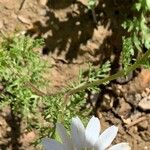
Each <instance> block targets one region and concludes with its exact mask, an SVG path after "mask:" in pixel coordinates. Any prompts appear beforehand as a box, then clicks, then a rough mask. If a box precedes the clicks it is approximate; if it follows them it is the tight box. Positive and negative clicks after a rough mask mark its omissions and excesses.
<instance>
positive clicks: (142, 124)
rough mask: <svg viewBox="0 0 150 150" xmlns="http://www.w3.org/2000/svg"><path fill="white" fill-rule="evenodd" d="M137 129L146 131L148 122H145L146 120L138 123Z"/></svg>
mask: <svg viewBox="0 0 150 150" xmlns="http://www.w3.org/2000/svg"><path fill="white" fill-rule="evenodd" d="M138 128H139V129H140V130H147V129H148V121H147V120H144V121H142V122H140V123H139V124H138Z"/></svg>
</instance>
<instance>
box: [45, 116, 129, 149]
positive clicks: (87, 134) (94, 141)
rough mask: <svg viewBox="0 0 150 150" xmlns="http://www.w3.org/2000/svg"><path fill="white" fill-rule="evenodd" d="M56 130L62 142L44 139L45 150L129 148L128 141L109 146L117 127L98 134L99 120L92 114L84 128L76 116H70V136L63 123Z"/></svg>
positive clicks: (99, 129) (99, 128)
mask: <svg viewBox="0 0 150 150" xmlns="http://www.w3.org/2000/svg"><path fill="white" fill-rule="evenodd" d="M56 130H57V132H58V133H59V134H60V137H61V139H62V143H59V142H57V141H55V140H53V139H44V140H43V145H44V146H45V149H46V150H83V149H91V150H106V149H107V150H130V147H129V145H128V143H119V144H116V145H114V146H112V147H110V145H111V143H112V141H113V140H114V138H115V137H116V135H117V132H118V128H117V127H115V126H111V127H109V128H107V129H106V130H105V131H104V132H103V133H102V134H100V131H101V125H100V121H99V119H98V118H96V117H94V116H93V117H92V118H91V119H90V121H89V123H88V125H87V127H86V129H85V128H84V126H83V124H82V122H81V120H80V119H79V118H78V117H75V118H72V122H71V138H70V137H69V135H68V134H67V132H66V130H65V128H64V127H63V125H61V124H57V125H56Z"/></svg>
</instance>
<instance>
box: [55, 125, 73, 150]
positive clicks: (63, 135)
mask: <svg viewBox="0 0 150 150" xmlns="http://www.w3.org/2000/svg"><path fill="white" fill-rule="evenodd" d="M56 130H57V132H58V133H59V135H60V137H61V139H62V142H63V144H64V146H65V147H66V148H65V150H73V144H72V142H71V139H70V137H69V135H68V134H67V132H66V129H65V128H64V126H63V125H62V124H59V123H57V124H56Z"/></svg>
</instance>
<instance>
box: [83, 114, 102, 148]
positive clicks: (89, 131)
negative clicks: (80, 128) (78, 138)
mask: <svg viewBox="0 0 150 150" xmlns="http://www.w3.org/2000/svg"><path fill="white" fill-rule="evenodd" d="M100 130H101V127H100V121H99V119H98V118H96V117H94V116H93V117H92V118H91V119H90V121H89V123H88V125H87V127H86V130H85V138H86V144H87V147H88V148H90V147H93V146H94V144H95V142H96V141H97V140H98V137H99V134H100Z"/></svg>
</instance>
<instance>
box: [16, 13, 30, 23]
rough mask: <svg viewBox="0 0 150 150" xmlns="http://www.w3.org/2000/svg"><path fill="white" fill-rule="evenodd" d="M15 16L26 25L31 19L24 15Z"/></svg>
mask: <svg viewBox="0 0 150 150" xmlns="http://www.w3.org/2000/svg"><path fill="white" fill-rule="evenodd" d="M17 18H18V20H19V21H20V22H22V23H24V24H28V25H30V24H31V20H30V19H28V18H25V17H24V16H22V15H18V17H17Z"/></svg>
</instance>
